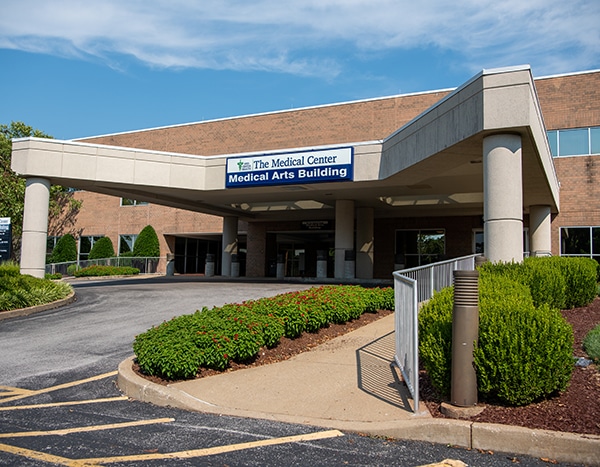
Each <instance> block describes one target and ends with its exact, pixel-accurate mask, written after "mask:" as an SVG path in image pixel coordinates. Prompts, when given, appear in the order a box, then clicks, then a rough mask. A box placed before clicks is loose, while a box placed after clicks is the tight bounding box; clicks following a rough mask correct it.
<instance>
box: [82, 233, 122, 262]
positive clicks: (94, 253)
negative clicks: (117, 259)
mask: <svg viewBox="0 0 600 467" xmlns="http://www.w3.org/2000/svg"><path fill="white" fill-rule="evenodd" d="M114 256H115V249H114V247H113V243H112V240H111V239H110V237H102V238H99V239H98V240H97V241H95V242H94V246H92V249H91V250H90V254H89V256H88V259H103V258H112V257H114Z"/></svg>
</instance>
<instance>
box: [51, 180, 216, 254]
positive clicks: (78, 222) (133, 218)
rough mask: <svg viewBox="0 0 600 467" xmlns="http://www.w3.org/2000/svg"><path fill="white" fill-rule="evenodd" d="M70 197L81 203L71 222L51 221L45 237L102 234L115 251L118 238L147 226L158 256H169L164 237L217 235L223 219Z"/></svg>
mask: <svg viewBox="0 0 600 467" xmlns="http://www.w3.org/2000/svg"><path fill="white" fill-rule="evenodd" d="M74 196H75V198H76V199H77V200H79V201H81V202H82V206H81V209H80V210H79V213H78V214H77V215H76V216H75V222H74V223H65V222H61V219H51V221H50V225H49V229H48V234H49V235H64V234H66V233H72V234H74V235H75V236H76V237H80V236H87V235H105V236H107V237H110V239H111V240H112V242H113V245H114V248H115V250H117V249H118V247H119V235H128V234H139V233H140V231H141V230H142V229H143V228H144V227H145V226H147V225H151V226H152V227H154V229H155V230H156V233H157V234H158V238H159V241H160V251H161V256H165V255H166V254H167V253H172V252H173V251H172V250H173V247H174V244H173V242H172V241H171V242H170V243H171V244H170V245H169V244H167V238H166V237H165V234H173V233H181V234H183V233H186V232H187V233H219V232H222V230H223V219H222V218H221V217H218V216H211V215H208V214H201V213H198V212H192V211H185V210H182V209H175V208H169V207H165V206H160V205H158V204H148V205H142V206H121V198H118V197H115V196H107V195H102V194H99V193H92V192H88V191H78V192H76V193H75V194H74Z"/></svg>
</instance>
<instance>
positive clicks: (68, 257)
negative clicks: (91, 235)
mask: <svg viewBox="0 0 600 467" xmlns="http://www.w3.org/2000/svg"><path fill="white" fill-rule="evenodd" d="M69 261H77V241H76V240H75V237H73V235H71V234H66V235H63V236H62V237H60V238H59V239H58V242H56V246H55V247H54V250H52V254H51V255H50V258H49V259H48V262H49V263H66V262H69Z"/></svg>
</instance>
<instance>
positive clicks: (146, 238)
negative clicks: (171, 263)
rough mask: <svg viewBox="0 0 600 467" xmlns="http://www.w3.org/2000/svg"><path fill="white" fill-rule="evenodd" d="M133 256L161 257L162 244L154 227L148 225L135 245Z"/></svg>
mask: <svg viewBox="0 0 600 467" xmlns="http://www.w3.org/2000/svg"><path fill="white" fill-rule="evenodd" d="M133 256H138V257H158V256H160V244H159V242H158V236H157V235H156V231H155V230H154V227H152V226H151V225H147V226H146V227H144V228H143V229H142V231H141V232H140V234H139V235H138V236H137V238H136V240H135V243H134V244H133Z"/></svg>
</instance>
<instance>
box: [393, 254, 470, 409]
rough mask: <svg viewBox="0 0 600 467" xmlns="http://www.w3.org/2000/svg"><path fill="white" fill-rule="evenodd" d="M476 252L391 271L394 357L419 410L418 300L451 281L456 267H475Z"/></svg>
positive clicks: (460, 268)
mask: <svg viewBox="0 0 600 467" xmlns="http://www.w3.org/2000/svg"><path fill="white" fill-rule="evenodd" d="M477 256H480V255H479V254H474V255H469V256H463V257H461V258H454V259H450V260H446V261H440V262H439V263H434V264H428V265H426V266H419V267H416V268H411V269H403V270H400V271H394V273H393V277H394V298H395V315H396V317H395V334H396V354H395V356H394V360H395V362H396V365H398V368H400V371H401V373H402V378H403V379H404V382H405V383H406V386H407V387H408V390H409V391H410V394H411V396H412V398H413V405H414V407H413V412H415V413H417V412H419V304H420V303H422V302H424V301H427V300H429V299H430V298H431V297H432V296H433V294H434V292H436V291H439V290H442V289H443V288H444V287H448V286H450V285H452V281H453V276H454V271H455V270H469V271H470V270H473V269H475V258H476V257H477Z"/></svg>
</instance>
